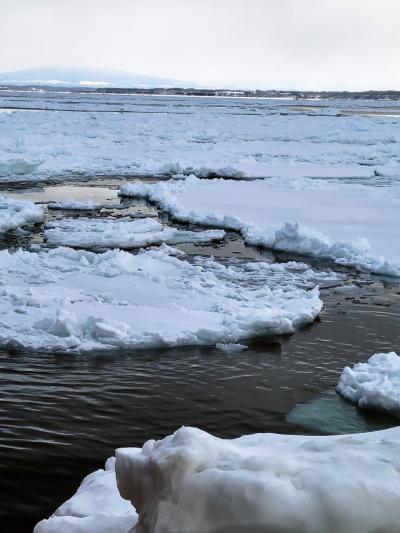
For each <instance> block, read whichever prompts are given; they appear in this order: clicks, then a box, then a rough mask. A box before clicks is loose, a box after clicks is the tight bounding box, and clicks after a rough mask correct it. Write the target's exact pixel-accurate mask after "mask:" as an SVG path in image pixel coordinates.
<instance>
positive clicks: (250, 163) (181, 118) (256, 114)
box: [0, 92, 400, 181]
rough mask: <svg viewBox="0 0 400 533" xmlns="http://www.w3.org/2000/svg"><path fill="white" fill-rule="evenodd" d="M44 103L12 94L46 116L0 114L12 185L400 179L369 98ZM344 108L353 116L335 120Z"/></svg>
mask: <svg viewBox="0 0 400 533" xmlns="http://www.w3.org/2000/svg"><path fill="white" fill-rule="evenodd" d="M10 96H12V94H7V98H6V97H4V96H3V95H1V94H0V105H1V103H2V102H4V103H3V105H4V106H7V105H9V101H10ZM45 98H46V101H45V102H44V101H43V99H44V96H42V95H40V94H33V93H27V96H26V98H25V99H24V101H23V102H21V96H20V95H18V100H19V101H20V102H21V103H22V105H23V106H24V107H31V108H33V109H35V108H39V109H40V108H43V107H45V109H42V110H41V111H40V112H35V113H33V112H32V111H29V110H19V111H18V112H15V113H9V114H0V138H1V143H0V175H2V176H3V177H4V179H10V180H18V179H21V174H23V175H24V179H32V180H35V181H36V180H40V179H46V178H47V179H48V178H49V177H59V178H60V179H65V176H68V178H74V177H75V176H81V175H82V173H85V174H86V175H90V176H96V175H114V176H115V175H129V176H132V175H137V176H143V175H150V176H154V175H173V174H180V173H183V174H190V173H195V174H196V175H197V176H199V177H210V176H213V175H214V176H215V175H220V176H229V177H236V178H254V177H257V178H268V177H279V178H280V177H288V176H289V177H292V178H298V177H312V178H329V179H331V178H339V179H343V178H345V179H360V178H361V179H368V180H375V179H376V178H377V176H389V177H390V179H392V178H393V179H394V180H395V179H398V178H399V176H400V166H399V161H398V143H399V140H400V138H399V117H396V116H392V117H383V116H362V113H363V110H365V107H366V105H369V106H371V101H369V102H368V103H366V102H365V101H364V102H362V101H359V102H355V101H347V102H346V103H345V104H343V102H340V101H334V100H325V101H324V100H321V101H320V102H319V104H320V105H322V106H324V107H323V109H322V110H321V108H320V109H318V108H314V109H313V108H312V106H310V101H308V102H307V101H306V102H304V103H305V104H306V105H308V109H307V108H306V109H301V108H300V107H301V106H300V107H299V108H298V109H296V108H293V107H292V108H291V107H286V106H287V103H283V104H282V102H277V101H276V100H268V99H243V98H241V99H234V98H223V99H221V98H207V99H205V98H177V97H166V96H164V97H159V96H146V97H143V96H135V95H118V96H116V95H99V94H97V95H88V94H82V95H80V94H74V103H73V104H71V102H70V99H71V95H70V94H68V93H66V94H64V95H63V94H60V93H56V94H55V95H52V94H51V93H48V92H47V93H46V94H45ZM13 100H14V101H15V100H16V99H13ZM299 103H300V104H301V102H299ZM15 105H16V106H17V107H18V105H17V104H15ZM343 105H346V106H347V107H348V106H351V108H352V112H353V113H354V114H352V115H348V114H347V115H346V114H344V113H341V112H340V108H341V107H343ZM374 105H379V106H380V105H383V104H381V103H378V102H375V104H374ZM54 110H57V111H59V112H58V113H55V112H54ZM63 111H68V112H63Z"/></svg>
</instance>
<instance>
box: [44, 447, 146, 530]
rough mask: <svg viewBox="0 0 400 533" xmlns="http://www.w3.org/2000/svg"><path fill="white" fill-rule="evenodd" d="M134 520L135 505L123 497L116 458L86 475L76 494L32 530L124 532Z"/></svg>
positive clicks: (132, 524) (135, 517) (111, 458)
mask: <svg viewBox="0 0 400 533" xmlns="http://www.w3.org/2000/svg"><path fill="white" fill-rule="evenodd" d="M136 523H137V514H136V512H135V509H134V507H133V506H132V505H131V504H130V503H129V502H128V501H126V500H124V499H122V498H121V496H120V494H119V492H118V489H117V483H116V479H115V458H114V457H110V459H108V460H107V462H106V464H105V468H104V470H97V471H96V472H93V473H92V474H89V475H88V476H87V477H85V479H84V480H83V481H82V483H81V485H80V487H79V488H78V490H77V491H76V493H75V494H74V495H73V496H72V498H70V499H69V500H68V501H66V502H65V503H63V504H62V505H61V506H60V507H59V508H58V509H57V510H56V511H55V513H54V514H53V515H52V516H51V517H50V518H49V519H44V520H42V521H41V522H39V523H38V524H37V525H36V527H35V529H34V533H127V532H128V531H129V530H130V529H131V528H132V527H133V526H134V525H135V524H136Z"/></svg>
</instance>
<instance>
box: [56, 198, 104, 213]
mask: <svg viewBox="0 0 400 533" xmlns="http://www.w3.org/2000/svg"><path fill="white" fill-rule="evenodd" d="M47 207H48V208H49V209H62V210H75V211H98V210H100V209H101V208H102V204H100V203H99V202H94V201H93V200H84V201H78V200H61V202H50V203H49V204H48V205H47Z"/></svg>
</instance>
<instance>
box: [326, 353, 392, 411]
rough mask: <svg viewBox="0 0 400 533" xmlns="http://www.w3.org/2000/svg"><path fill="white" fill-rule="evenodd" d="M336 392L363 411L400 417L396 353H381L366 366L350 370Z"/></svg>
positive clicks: (341, 378)
mask: <svg viewBox="0 0 400 533" xmlns="http://www.w3.org/2000/svg"><path fill="white" fill-rule="evenodd" d="M336 390H337V391H338V392H339V393H340V394H342V396H344V397H345V398H346V399H347V400H350V401H352V402H354V403H356V404H357V405H358V406H359V407H361V408H365V409H378V410H381V411H388V412H389V413H392V414H394V415H396V416H399V417H400V357H399V356H398V355H397V354H396V353H395V352H389V353H377V354H375V355H373V356H372V357H370V358H369V359H368V361H367V362H366V363H357V364H355V365H354V366H353V368H350V367H348V366H346V368H345V369H344V370H343V372H342V375H341V376H340V380H339V383H338V385H337V387H336Z"/></svg>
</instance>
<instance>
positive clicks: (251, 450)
mask: <svg viewBox="0 0 400 533" xmlns="http://www.w3.org/2000/svg"><path fill="white" fill-rule="evenodd" d="M399 437H400V429H399V428H394V429H392V430H385V431H380V432H372V433H364V434H356V435H346V436H334V437H332V436H330V437H310V436H304V437H303V436H289V435H277V434H256V435H248V436H244V437H240V438H238V439H232V440H224V439H219V438H217V437H214V436H211V435H209V434H208V433H206V432H204V431H201V430H200V429H196V428H188V427H186V428H181V429H179V430H178V431H176V432H175V433H174V434H173V435H170V436H168V437H166V438H164V439H162V440H159V441H154V440H150V441H148V442H146V444H145V445H144V446H143V448H142V450H141V452H140V453H138V452H137V450H136V449H135V450H133V451H131V450H130V449H129V448H126V449H119V450H117V452H116V457H117V461H116V474H117V483H118V488H119V491H120V493H121V495H122V497H123V498H125V499H128V500H130V501H131V502H132V504H133V505H135V507H136V510H137V512H138V514H139V522H138V524H139V526H140V528H141V529H139V531H141V532H143V533H161V532H162V533H215V532H228V531H229V533H236V532H237V533H243V532H250V531H254V532H260V533H261V532H271V533H272V532H278V531H279V532H282V533H283V532H286V533H294V532H296V533H350V532H351V533H376V532H377V531H379V532H381V533H395V532H397V531H398V528H399V523H400V507H399V504H398V503H399V498H400V438H399Z"/></svg>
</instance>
